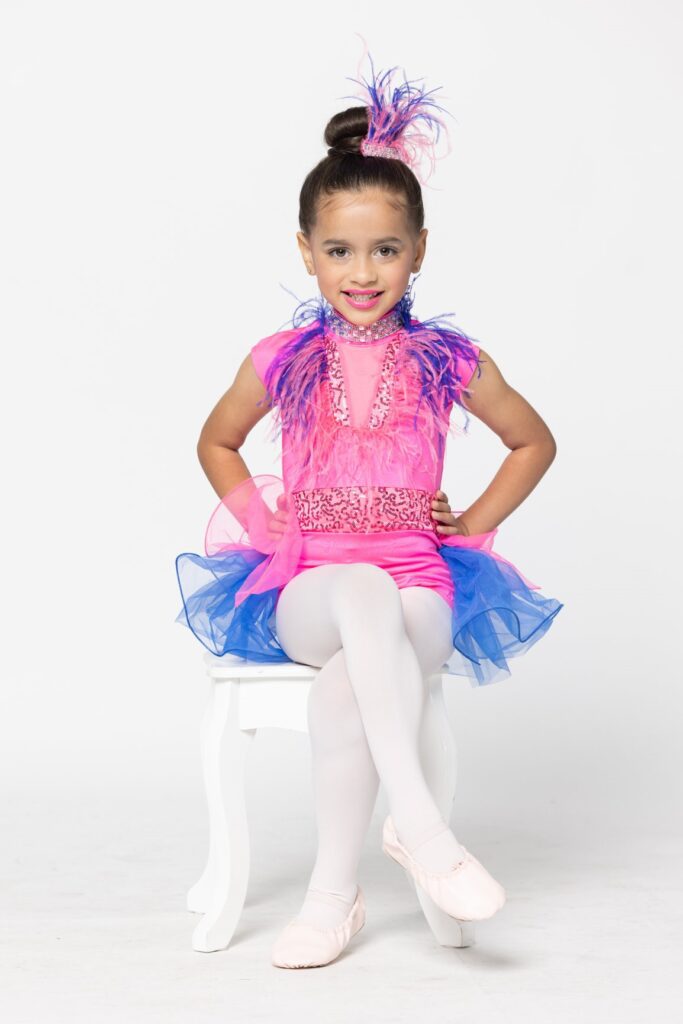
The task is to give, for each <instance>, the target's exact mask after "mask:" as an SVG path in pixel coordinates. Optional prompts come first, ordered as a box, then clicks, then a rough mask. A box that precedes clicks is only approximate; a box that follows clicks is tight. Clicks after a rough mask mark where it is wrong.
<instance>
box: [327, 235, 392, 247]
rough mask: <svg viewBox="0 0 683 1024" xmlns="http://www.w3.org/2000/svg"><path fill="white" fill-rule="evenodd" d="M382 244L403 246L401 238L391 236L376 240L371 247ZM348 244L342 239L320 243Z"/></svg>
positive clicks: (332, 239)
mask: <svg viewBox="0 0 683 1024" xmlns="http://www.w3.org/2000/svg"><path fill="white" fill-rule="evenodd" d="M383 242H398V243H399V244H400V245H402V244H403V239H402V238H396V237H394V236H392V237H391V238H377V239H376V240H375V241H374V242H373V243H372V244H373V245H381V244H382V243H383ZM348 244H349V243H348V242H346V241H345V240H344V239H343V238H326V239H325V241H324V242H321V245H348Z"/></svg>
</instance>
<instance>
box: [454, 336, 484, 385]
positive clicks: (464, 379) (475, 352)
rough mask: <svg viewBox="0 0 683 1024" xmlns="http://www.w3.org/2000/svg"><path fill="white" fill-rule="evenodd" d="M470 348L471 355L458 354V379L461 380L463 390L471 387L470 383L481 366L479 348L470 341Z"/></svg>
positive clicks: (456, 365)
mask: <svg viewBox="0 0 683 1024" xmlns="http://www.w3.org/2000/svg"><path fill="white" fill-rule="evenodd" d="M468 348H469V349H470V351H471V354H468V355H464V354H463V355H461V354H460V353H458V354H457V355H456V359H455V369H456V373H457V375H458V377H459V378H460V386H461V388H467V387H469V384H470V381H471V380H472V378H473V377H474V374H475V372H476V369H477V366H478V365H479V346H478V345H476V344H475V343H474V342H473V341H471V340H470V341H469V345H468Z"/></svg>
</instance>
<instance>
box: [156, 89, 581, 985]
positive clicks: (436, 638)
mask: <svg viewBox="0 0 683 1024" xmlns="http://www.w3.org/2000/svg"><path fill="white" fill-rule="evenodd" d="M393 70H394V69H391V70H390V71H388V72H386V74H384V75H377V76H375V75H374V69H373V74H372V79H371V82H370V84H369V85H368V84H367V83H365V87H366V92H365V93H364V99H365V102H364V103H363V104H362V105H361V106H353V107H351V108H349V109H346V110H344V111H342V112H341V113H338V114H336V115H335V116H334V117H332V119H331V120H330V121H329V123H328V125H327V126H326V128H325V141H326V143H327V145H328V146H329V149H328V151H327V156H326V157H325V158H324V159H322V160H321V161H320V162H319V163H318V164H317V166H316V167H314V168H313V170H312V171H311V172H310V173H309V174H308V176H307V177H306V180H305V181H304V184H303V187H302V189H301V194H300V208H299V225H300V229H301V230H300V231H299V232H298V234H297V240H298V245H299V249H300V252H301V255H302V257H303V261H304V264H305V266H306V269H307V271H308V273H309V274H310V275H311V276H315V277H316V279H317V284H318V288H319V291H320V297H319V298H318V299H316V300H311V301H309V302H307V303H300V304H299V306H298V307H297V310H296V311H295V314H294V316H293V317H292V327H291V328H288V329H286V330H279V331H277V332H276V333H275V334H272V335H269V336H267V337H265V338H263V339H261V340H260V341H258V342H257V343H256V344H255V345H254V346H253V347H252V349H251V352H250V353H249V354H248V355H247V356H246V357H245V359H244V361H243V362H242V364H241V366H240V368H239V370H238V372H237V376H236V378H235V380H234V382H233V384H232V386H231V387H230V388H229V389H228V391H227V392H226V393H225V395H224V396H223V397H222V398H221V399H220V401H219V402H218V404H217V405H216V406H215V408H214V409H213V411H212V412H211V414H210V416H209V417H208V419H207V421H206V423H205V425H204V427H203V429H202V432H201V437H200V441H199V445H198V454H199V459H200V462H201V464H202V467H203V469H204V471H205V472H206V475H207V477H208V479H209V481H210V482H211V484H212V486H213V487H214V489H215V491H216V493H217V494H218V495H219V496H222V498H221V502H220V504H219V505H218V507H217V509H216V510H215V512H214V514H213V515H212V517H211V520H210V522H209V526H208V529H207V533H206V542H205V548H206V553H205V555H198V554H194V553H191V552H184V553H183V554H180V555H178V557H177V559H176V569H177V575H178V582H179V585H180V589H181V594H182V598H183V608H182V609H181V611H180V613H179V615H178V618H177V621H178V622H182V623H183V624H185V625H187V626H189V628H190V629H191V630H192V631H193V632H194V634H195V635H196V637H197V638H198V639H199V640H200V642H201V643H202V644H204V645H205V646H206V647H207V648H208V649H209V650H211V651H212V652H213V653H214V654H217V655H223V654H226V653H231V654H233V655H238V656H240V657H243V658H249V659H251V660H254V661H262V662H264V661H271V662H273V661H282V660H292V661H297V662H301V663H304V664H308V665H314V666H318V667H319V668H320V671H319V673H318V674H317V676H316V678H315V680H314V682H313V684H312V686H311V690H310V699H309V705H308V725H309V734H310V742H311V752H312V765H313V779H314V794H315V809H316V820H317V828H318V841H319V845H318V852H317V858H316V861H315V866H314V869H313V873H312V875H311V878H310V882H309V886H308V889H307V892H306V898H305V900H304V903H303V906H302V907H301V910H300V912H299V914H298V915H297V917H296V918H295V919H294V920H293V921H291V922H290V923H289V924H288V925H287V927H286V928H285V929H284V931H283V932H282V933H281V935H280V937H279V938H278V940H277V942H276V943H275V946H274V947H273V951H272V962H273V963H274V964H275V965H276V966H280V967H307V966H320V965H322V964H326V963H330V962H331V961H332V960H334V959H335V958H336V957H337V956H338V955H339V953H340V952H341V951H342V949H343V948H344V947H345V946H346V945H347V943H348V942H349V940H350V938H351V937H352V935H354V934H355V932H357V931H358V930H359V929H360V928H361V927H362V925H363V923H364V920H365V905H364V899H363V893H362V891H361V890H360V888H359V887H358V884H357V868H358V862H359V858H360V853H361V849H362V846H363V842H364V839H365V835H366V831H367V828H368V826H369V823H370V820H371V817H372V813H373V808H374V805H375V800H376V796H377V791H378V787H379V783H380V781H381V782H382V783H383V784H384V786H385V789H386V793H387V797H388V803H389V807H390V811H391V814H390V816H389V817H388V818H387V819H386V821H385V823H384V832H383V849H384V851H385V852H386V853H387V854H388V855H389V856H391V857H393V858H394V859H396V860H397V861H398V862H399V863H401V864H402V865H403V866H404V867H406V868H407V870H408V871H409V873H410V874H411V875H412V877H414V878H415V879H416V881H417V882H418V883H419V884H420V885H421V886H423V888H424V889H425V890H426V891H427V892H428V893H429V895H430V896H431V897H432V899H433V900H434V901H435V902H436V903H437V905H439V906H441V907H442V908H443V909H444V910H445V911H446V912H447V913H449V914H451V915H452V916H453V917H456V918H458V919H460V920H469V921H474V920H483V919H485V918H489V917H491V916H492V915H493V914H494V913H495V912H496V911H497V910H498V909H500V907H501V906H502V905H503V903H504V901H505V893H504V890H503V888H502V886H501V885H500V884H499V883H498V882H497V881H495V879H493V878H492V877H491V875H490V874H489V873H488V872H487V871H486V869H485V868H484V867H483V866H482V865H481V864H480V862H479V861H478V860H477V859H476V858H475V857H474V856H473V855H472V854H470V853H469V851H468V850H467V849H466V848H465V847H464V846H462V845H461V844H460V843H459V842H458V840H457V839H456V837H455V835H454V834H453V832H452V831H451V829H450V828H449V825H448V823H447V821H446V820H445V819H444V818H443V816H442V814H441V812H440V811H439V808H438V806H437V804H436V802H435V800H434V797H433V796H432V793H431V791H430V788H429V786H428V785H427V782H426V780H425V777H424V775H423V771H422V767H421V763H420V757H419V748H418V741H419V735H420V728H421V721H422V713H423V708H424V705H425V699H426V696H427V687H426V683H425V680H426V679H427V677H428V676H429V675H430V674H432V673H433V672H435V671H438V670H440V671H442V672H447V673H450V674H453V675H464V676H466V677H468V678H469V679H470V682H471V683H472V685H475V686H478V685H482V684H486V683H491V682H494V681H497V680H500V679H503V678H506V677H507V676H509V675H510V670H509V667H508V664H507V658H510V657H513V656H517V655H519V654H522V653H523V652H525V651H526V650H528V649H529V648H530V647H531V646H532V645H533V644H534V643H535V642H536V641H537V640H539V639H540V637H541V636H543V635H544V634H545V633H546V632H547V630H548V628H549V626H550V624H551V622H552V620H553V619H554V617H555V616H556V615H557V613H558V611H559V610H560V609H561V608H562V604H561V603H560V602H559V601H557V600H555V599H553V598H548V597H544V596H543V595H542V594H541V593H540V591H539V587H538V586H537V585H536V584H534V583H531V582H530V581H529V580H526V579H525V578H524V577H523V576H522V574H521V573H520V572H519V570H517V569H516V568H515V566H513V565H512V563H510V562H509V561H507V560H506V559H505V558H503V557H502V556H501V555H499V554H498V553H497V552H494V551H493V539H494V537H495V535H496V533H497V532H498V525H499V523H501V522H502V521H503V520H504V519H505V518H506V517H507V516H508V515H510V513H511V512H512V511H513V510H514V509H515V508H517V506H518V505H519V504H520V503H521V502H522V501H523V500H524V498H526V497H527V495H528V494H529V493H530V492H531V491H532V490H533V488H534V487H535V486H536V484H537V483H538V481H539V480H540V478H541V477H542V476H543V474H544V473H545V472H546V470H547V469H548V467H549V466H550V464H551V462H552V461H553V459H554V457H555V442H554V439H553V437H552V435H551V433H550V430H549V429H548V427H547V426H546V424H545V422H544V421H543V420H542V419H541V417H540V416H539V415H538V413H537V412H536V411H535V410H534V409H533V408H532V407H531V406H530V405H529V403H528V402H526V401H525V399H524V398H523V397H522V396H521V395H520V394H519V393H518V392H517V391H515V390H514V389H513V388H512V387H510V385H509V384H507V383H506V381H505V380H504V378H503V376H502V374H501V372H500V370H499V368H498V366H497V365H496V363H495V362H494V360H493V359H492V357H491V355H490V354H489V353H488V352H485V351H484V349H483V348H481V347H480V346H479V345H478V344H476V343H475V342H474V341H473V340H472V339H470V338H468V336H467V335H465V334H464V332H462V331H460V330H458V329H456V328H454V327H453V326H449V325H447V324H444V323H439V320H443V319H445V318H443V317H441V318H433V319H432V320H427V321H425V320H419V319H417V318H416V317H414V316H413V315H412V314H411V308H412V304H413V299H412V294H411V290H410V288H409V287H408V285H409V278H410V275H411V274H416V273H417V272H418V271H419V270H420V267H421V265H422V262H423V260H424V258H425V249H426V239H427V230H426V229H425V228H424V226H423V223H424V209H423V203H422V195H421V188H420V181H422V183H423V184H424V180H423V178H422V176H421V173H420V172H421V163H422V161H423V159H424V158H425V157H426V158H427V159H428V160H429V161H431V164H432V166H433V163H434V155H435V145H434V142H433V140H431V139H430V135H429V133H430V132H435V133H436V137H437V138H438V136H439V129H440V128H441V129H444V125H443V122H442V121H441V120H440V119H439V118H438V117H437V115H436V114H435V112H434V111H435V110H441V108H440V107H438V106H437V104H436V103H435V102H434V101H433V100H431V99H430V98H429V94H428V93H425V92H424V91H423V90H421V89H419V88H416V87H414V86H412V85H411V84H410V83H408V82H407V81H406V82H405V83H404V84H403V85H402V86H400V87H394V86H393V85H392V82H391V76H392V73H393ZM420 121H422V122H423V123H424V124H425V125H426V126H427V127H426V129H423V130H420V126H419V122H420ZM418 176H419V180H418ZM454 404H457V405H458V406H460V407H461V408H462V409H463V410H469V411H470V412H471V413H472V414H473V415H474V416H476V417H477V418H478V419H480V420H481V421H483V422H484V423H485V424H486V425H487V426H488V427H489V428H490V429H491V430H493V431H494V432H495V433H496V434H497V435H498V436H499V437H500V438H501V440H502V441H503V442H504V444H505V445H506V446H507V447H508V448H509V449H510V452H509V454H508V455H507V456H506V458H505V459H504V461H503V463H502V465H501V467H500V469H499V470H498V472H497V473H496V475H495V477H494V478H493V480H492V481H491V483H490V484H489V486H488V487H487V488H486V490H485V491H484V492H483V494H481V495H480V496H479V497H478V498H477V499H476V501H474V502H473V503H472V504H471V505H470V506H469V508H467V509H466V510H465V511H464V512H462V513H461V514H460V515H458V516H457V517H456V516H453V515H452V514H451V510H450V506H449V504H448V500H447V496H446V494H445V493H444V492H443V491H442V490H440V489H439V488H440V484H441V475H442V469H443V461H444V454H445V442H446V437H447V435H448V434H449V424H450V414H451V412H452V410H453V406H454ZM271 410H272V411H273V412H274V416H273V423H274V424H276V425H277V427H278V428H279V430H280V432H281V438H282V479H280V478H279V477H277V476H273V475H269V474H266V475H263V476H260V477H252V476H251V474H250V473H249V470H248V469H247V467H246V465H245V463H244V461H243V460H242V458H241V456H240V455H239V449H240V447H241V446H242V444H243V443H244V440H245V438H246V437H247V435H248V433H249V431H250V430H251V429H252V428H253V426H254V425H255V424H256V423H257V422H258V421H259V420H260V419H262V418H263V417H264V416H265V415H267V413H268V412H269V411H271ZM464 415H465V418H466V420H467V414H466V412H465V413H464ZM466 431H467V424H466V425H465V431H464V433H466ZM456 433H460V432H459V431H456Z"/></svg>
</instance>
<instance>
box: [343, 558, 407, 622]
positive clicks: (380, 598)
mask: <svg viewBox="0 0 683 1024" xmlns="http://www.w3.org/2000/svg"><path fill="white" fill-rule="evenodd" d="M335 590H336V597H337V598H338V599H339V600H341V601H344V602H346V603H351V604H352V605H353V606H354V607H362V608H363V609H364V610H368V609H372V608H376V607H378V603H381V606H382V607H386V606H387V605H389V606H392V605H393V606H394V607H395V608H396V609H397V610H398V611H400V610H401V596H400V591H399V588H398V584H397V583H396V580H395V579H394V578H393V576H391V574H390V573H388V572H387V570H386V569H382V568H381V566H379V565H375V564H374V562H351V563H350V564H348V565H345V566H344V571H343V572H341V573H339V575H338V576H337V580H336V587H335Z"/></svg>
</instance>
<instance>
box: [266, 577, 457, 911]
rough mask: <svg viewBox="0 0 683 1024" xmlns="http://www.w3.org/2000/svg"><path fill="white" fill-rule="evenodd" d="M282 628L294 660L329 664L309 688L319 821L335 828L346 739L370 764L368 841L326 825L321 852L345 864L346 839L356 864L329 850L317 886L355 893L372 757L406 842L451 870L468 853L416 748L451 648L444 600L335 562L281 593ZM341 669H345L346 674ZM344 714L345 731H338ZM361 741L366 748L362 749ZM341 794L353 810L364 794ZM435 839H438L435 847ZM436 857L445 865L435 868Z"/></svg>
mask: <svg viewBox="0 0 683 1024" xmlns="http://www.w3.org/2000/svg"><path fill="white" fill-rule="evenodd" d="M276 628H277V632H278V637H279V639H280V642H281V643H282V645H283V647H284V649H285V650H286V651H287V653H288V655H289V656H290V657H292V658H294V659H295V660H297V661H302V662H305V663H308V664H316V665H323V666H324V668H323V669H322V670H321V673H320V675H319V677H318V679H317V680H316V684H314V687H313V689H312V691H311V697H312V707H311V714H312V717H311V720H310V722H311V725H312V729H311V739H312V744H313V746H314V748H315V751H316V753H315V759H316V765H315V772H316V776H317V775H318V774H319V768H320V766H322V776H321V778H320V786H319V788H317V807H318V811H319V821H320V820H321V817H322V819H323V820H324V821H325V822H327V821H328V819H329V817H330V808H331V802H330V800H331V799H332V798H331V797H330V798H328V797H327V793H328V789H327V785H326V784H325V780H324V777H325V776H326V775H328V774H329V777H330V778H333V779H335V780H336V781H335V787H336V788H335V790H334V793H335V799H338V797H339V795H340V792H342V791H343V788H342V789H340V783H339V777H340V770H339V766H340V764H341V763H342V761H343V763H344V764H345V765H346V764H348V758H347V759H344V757H343V754H342V753H341V752H340V751H341V750H342V749H343V746H344V745H345V744H346V742H347V739H348V741H349V742H350V743H351V744H354V749H355V750H356V752H357V754H358V756H359V757H360V758H361V760H362V761H363V768H362V769H359V785H360V787H361V788H364V789H365V792H366V793H367V792H370V793H371V799H370V800H369V801H367V802H366V803H365V804H364V805H363V807H362V811H361V809H360V808H357V813H356V817H355V822H356V824H357V825H358V827H359V829H360V827H361V824H362V829H363V831H362V835H361V834H360V832H359V833H356V834H355V835H353V836H352V834H351V833H350V831H349V829H348V828H347V827H345V825H344V823H343V821H341V820H340V819H338V824H337V828H336V829H331V831H330V835H334V839H332V840H331V841H330V844H329V845H328V844H327V843H326V842H325V840H324V839H323V835H324V834H325V833H327V827H328V826H327V824H324V825H323V828H322V829H321V832H320V839H321V843H322V844H323V847H324V848H325V849H327V850H328V851H331V850H334V851H335V854H334V857H333V859H334V860H335V861H337V862H338V859H339V857H340V856H342V854H341V851H340V845H339V843H340V840H342V849H343V847H344V846H345V845H346V846H348V849H349V857H350V859H348V860H347V861H346V863H345V864H344V866H343V868H341V870H340V868H339V866H338V867H337V868H336V869H335V870H331V869H330V867H328V865H329V864H331V861H330V860H328V857H329V854H325V855H323V857H322V861H320V860H319V861H318V862H316V869H315V871H314V876H313V879H312V885H313V883H314V882H315V885H316V887H317V886H321V884H322V881H323V879H327V881H326V882H325V885H326V889H330V888H331V887H332V885H333V883H332V881H330V879H331V878H335V879H338V881H336V882H335V883H334V884H335V885H336V886H339V885H340V883H341V884H343V885H345V886H348V888H347V890H346V891H347V892H348V891H349V890H350V888H351V886H350V879H351V876H352V875H353V876H354V877H355V871H356V867H357V862H358V857H359V855H360V848H361V846H362V842H363V839H364V836H365V832H366V830H367V823H368V822H369V819H370V816H371V814H372V806H373V805H374V801H375V797H376V788H377V787H376V783H375V784H374V785H373V776H372V772H371V768H370V760H372V761H373V762H374V764H375V765H377V766H378V767H379V775H380V776H381V777H382V781H383V782H384V783H385V786H386V789H387V793H388V797H389V803H390V806H391V811H392V816H393V817H394V822H395V824H396V826H397V831H399V834H400V837H401V839H402V841H403V842H404V843H406V845H408V847H409V848H411V849H414V848H416V847H417V846H418V845H421V844H423V843H425V842H426V845H425V846H422V845H421V851H420V853H421V854H422V853H423V852H424V853H425V854H430V858H429V862H428V861H427V860H425V866H426V867H429V868H430V870H440V869H442V868H443V870H447V869H448V867H449V866H450V865H451V864H452V863H453V860H454V857H455V860H456V861H457V860H458V859H460V858H461V857H462V852H461V849H460V846H459V844H458V843H457V840H456V839H455V837H454V836H453V834H452V832H450V829H448V825H447V823H446V822H445V821H444V819H443V818H442V817H441V814H440V812H439V810H438V808H437V806H436V804H435V803H434V800H433V798H432V796H431V792H430V790H429V788H428V786H427V784H426V782H425V780H424V776H423V775H422V770H421V766H420V763H419V751H418V741H419V730H420V721H421V715H422V711H423V707H424V700H425V697H426V692H427V691H426V687H425V684H424V678H423V676H425V675H427V674H429V673H431V672H432V671H435V670H436V669H437V668H438V667H439V665H440V664H442V663H443V661H444V660H445V659H446V658H447V657H448V655H449V654H450V652H451V650H452V643H451V636H450V609H449V607H448V605H447V604H446V602H445V601H444V600H443V598H441V596H440V595H438V594H436V593H435V592H434V591H431V590H429V589H427V588H423V587H410V588H405V589H404V590H399V589H398V588H397V587H396V584H395V582H394V581H393V580H392V579H391V577H390V576H389V574H388V573H386V572H384V570H381V569H379V568H378V567H377V566H374V565H368V564H365V563H356V564H355V565H333V564H330V565H325V566H319V567H317V568H315V569H311V570H307V571H306V572H304V573H301V574H299V575H298V576H296V577H294V579H293V580H291V581H290V583H289V584H288V585H287V587H286V588H285V589H284V591H283V593H282V594H281V596H280V601H279V604H278V610H277V626H276ZM411 640H412V642H411ZM413 645H414V646H413ZM328 661H329V671H330V673H332V672H334V673H335V677H334V678H335V683H334V685H333V684H332V679H331V678H329V679H327V671H328ZM343 666H345V668H346V673H343V672H340V671H339V669H340V668H341V667H343ZM366 666H367V667H366ZM326 681H327V683H328V685H327V686H325V682H326ZM318 683H320V684H321V685H320V687H318V686H317V684H318ZM344 691H345V692H344ZM352 698H353V699H352ZM327 708H329V709H330V710H329V711H327V710H326V709H327ZM345 709H346V711H347V713H344V711H345ZM342 716H343V722H344V727H343V728H342V729H340V728H339V723H340V717H342ZM361 726H362V728H361ZM363 735H365V737H366V743H367V745H368V750H365V749H364V747H363V743H362V739H363ZM328 749H330V750H333V749H336V751H337V754H336V761H333V760H332V759H331V760H330V768H329V773H328V771H327V769H326V767H325V759H326V751H327V750H328ZM368 751H370V752H371V753H370V757H368ZM335 765H336V767H335ZM343 792H345V794H346V795H347V797H348V799H347V801H346V802H347V804H348V806H350V807H353V805H354V801H355V800H356V798H357V794H355V792H354V793H353V794H352V793H351V790H345V791H343ZM431 839H434V840H435V842H428V841H429V840H431ZM437 854H438V863H437V865H436V867H433V866H432V864H433V863H434V857H435V855H437ZM342 876H343V877H342Z"/></svg>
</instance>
